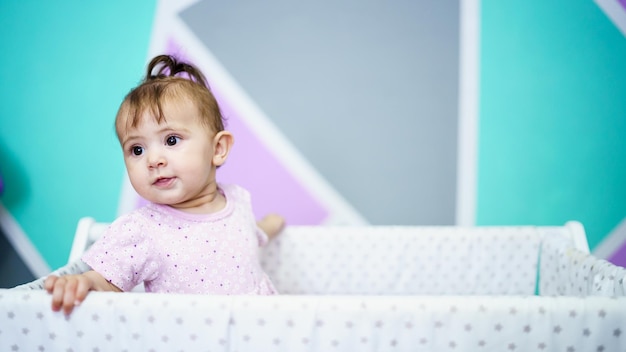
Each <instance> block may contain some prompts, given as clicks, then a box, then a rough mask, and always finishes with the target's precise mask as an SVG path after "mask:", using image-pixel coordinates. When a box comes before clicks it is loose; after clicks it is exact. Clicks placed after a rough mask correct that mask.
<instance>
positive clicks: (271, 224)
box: [257, 214, 285, 240]
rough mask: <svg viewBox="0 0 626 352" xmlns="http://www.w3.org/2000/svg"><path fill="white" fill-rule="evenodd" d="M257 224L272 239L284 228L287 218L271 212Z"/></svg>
mask: <svg viewBox="0 0 626 352" xmlns="http://www.w3.org/2000/svg"><path fill="white" fill-rule="evenodd" d="M257 225H258V226H259V227H260V228H261V230H263V232H265V234H267V238H268V239H269V240H271V239H272V238H274V237H276V235H278V234H279V233H280V231H282V230H283V227H285V219H284V218H283V217H282V216H280V215H278V214H269V215H266V216H265V217H263V219H261V220H259V221H258V222H257Z"/></svg>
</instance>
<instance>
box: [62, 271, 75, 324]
mask: <svg viewBox="0 0 626 352" xmlns="http://www.w3.org/2000/svg"><path fill="white" fill-rule="evenodd" d="M77 285H78V282H77V280H76V279H75V278H72V279H70V280H67V284H65V292H64V293H63V312H64V313H65V314H67V315H69V314H70V313H71V312H72V310H73V309H74V305H75V304H76V286H77Z"/></svg>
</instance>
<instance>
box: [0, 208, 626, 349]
mask: <svg viewBox="0 0 626 352" xmlns="http://www.w3.org/2000/svg"><path fill="white" fill-rule="evenodd" d="M103 226H106V224H99V223H96V222H94V221H93V219H83V220H81V222H80V223H79V226H78V229H77V235H76V239H75V243H74V246H73V249H72V253H71V255H70V257H71V261H70V263H71V264H73V265H68V266H66V267H64V268H61V269H60V270H59V271H58V273H60V274H64V273H68V272H75V271H82V270H85V269H86V268H85V267H84V266H83V265H84V264H80V262H75V261H74V262H73V260H75V259H76V258H77V257H79V256H80V253H82V251H84V249H85V248H86V247H88V246H89V245H90V244H91V243H92V241H93V240H95V239H96V238H97V237H98V235H99V231H100V230H101V228H102V227H103ZM261 258H262V264H263V266H264V267H265V269H266V271H267V272H268V274H269V275H270V276H271V277H272V279H273V281H274V283H275V285H276V287H277V288H278V290H279V291H280V292H281V295H279V296H272V297H258V296H201V295H165V294H153V293H152V294H148V293H141V292H133V293H123V294H119V293H99V292H92V293H90V295H89V296H88V298H87V300H86V301H85V302H83V304H82V305H81V306H80V307H77V308H76V309H75V311H74V312H73V313H72V315H71V316H70V317H69V318H68V317H65V316H64V315H63V314H62V313H55V312H52V311H51V310H50V297H49V296H48V295H47V294H46V293H45V292H43V291H41V290H37V288H38V284H39V283H40V281H35V282H33V283H28V284H25V285H22V286H19V287H17V288H15V289H11V290H7V289H5V290H0V322H1V325H0V350H8V351H11V350H19V351H37V350H45V351H51V350H52V351H70V350H71V351H572V352H573V351H607V352H608V351H626V298H624V297H623V296H624V292H625V291H626V290H625V287H626V286H625V285H624V277H625V276H626V272H625V270H624V269H623V268H619V267H616V266H612V265H611V264H609V263H607V262H605V261H601V260H598V259H596V258H593V257H592V256H590V255H589V249H588V247H587V242H586V238H585V234H584V229H583V228H582V226H581V225H580V224H579V223H576V222H570V223H567V224H566V225H565V226H555V227H548V226H543V227H534V226H519V227H513V226H510V227H508V226H502V227H466V228H463V227H389V226H385V227H383V226H378V227H376V226H371V227H304V226H291V227H288V228H287V229H286V230H285V231H284V233H282V234H281V235H280V236H279V237H278V238H276V239H275V240H274V241H272V242H271V243H270V245H269V246H268V247H267V248H264V249H263V250H262V252H261Z"/></svg>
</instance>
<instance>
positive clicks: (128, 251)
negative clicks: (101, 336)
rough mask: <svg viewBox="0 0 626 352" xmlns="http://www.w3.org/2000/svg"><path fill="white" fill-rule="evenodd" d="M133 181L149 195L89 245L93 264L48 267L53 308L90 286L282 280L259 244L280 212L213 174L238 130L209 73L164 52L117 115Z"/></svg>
mask: <svg viewBox="0 0 626 352" xmlns="http://www.w3.org/2000/svg"><path fill="white" fill-rule="evenodd" d="M115 128H116V132H117V136H118V139H119V141H120V144H121V146H122V150H123V154H124V162H125V164H126V170H127V172H128V176H129V179H130V182H131V184H132V186H133V188H134V189H135V190H136V191H137V193H138V194H139V195H140V196H142V197H143V198H144V199H146V200H148V201H149V203H148V204H147V205H146V206H144V207H142V208H139V209H137V210H135V211H133V212H131V213H129V214H127V215H124V216H121V217H120V218H118V219H116V220H115V221H114V222H113V223H112V224H111V225H110V226H109V227H108V229H107V230H106V231H105V232H104V233H103V235H102V236H101V238H100V239H99V240H98V241H96V243H94V244H93V246H91V247H90V248H89V250H88V251H87V252H86V253H85V254H84V255H83V257H82V260H83V261H84V262H85V263H87V264H88V265H89V266H90V267H91V268H92V270H91V271H88V272H85V273H83V274H79V275H67V276H61V277H57V276H50V277H48V278H47V279H46V281H45V289H46V290H47V291H48V292H49V293H51V294H52V309H53V310H55V311H59V310H61V309H63V311H64V312H65V313H66V314H69V313H71V311H72V309H73V308H74V306H76V305H78V304H80V303H81V302H82V301H83V300H84V299H85V297H86V296H87V294H88V292H89V291H117V292H121V291H129V290H131V289H132V288H133V287H134V286H136V285H138V284H141V283H144V285H145V289H146V291H147V292H169V293H205V294H259V295H271V294H275V293H276V290H275V288H274V286H273V285H272V283H271V282H270V280H269V278H268V277H267V275H266V274H265V273H264V272H263V270H262V268H261V266H260V263H259V258H258V255H257V247H258V246H259V245H264V244H265V243H266V242H267V241H268V240H269V239H271V238H272V237H274V236H275V235H277V234H278V233H279V232H280V231H281V229H282V227H283V226H284V220H283V218H282V217H280V216H278V215H275V214H270V215H268V216H266V217H264V218H263V219H261V220H260V221H259V222H258V223H257V222H256V220H255V218H254V214H253V212H252V206H251V202H250V194H249V193H248V192H247V191H246V190H244V189H243V188H241V187H239V186H237V185H223V184H221V183H217V181H216V175H215V174H216V169H217V168H218V167H219V166H221V165H223V164H224V163H225V162H226V158H227V157H228V154H229V152H230V150H231V147H232V146H233V142H234V140H233V136H232V134H231V133H230V132H228V131H226V130H225V129H224V123H223V118H222V114H221V112H220V108H219V106H218V104H217V101H216V99H215V97H214V96H213V94H212V93H211V91H210V90H209V88H208V85H207V82H206V79H205V77H204V75H203V74H202V73H201V72H200V71H199V70H198V69H197V68H196V67H194V66H193V65H190V64H188V63H184V62H179V61H178V60H177V59H176V58H174V57H172V56H167V55H160V56H157V57H155V58H154V59H152V61H151V62H150V64H149V65H148V70H147V75H146V78H145V79H144V81H143V82H142V83H141V84H140V85H139V86H137V87H136V88H134V89H133V90H131V91H130V93H128V95H127V96H126V98H125V99H124V101H123V102H122V104H121V106H120V108H119V111H118V113H117V117H116V120H115Z"/></svg>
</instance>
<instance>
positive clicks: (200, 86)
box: [115, 55, 224, 136]
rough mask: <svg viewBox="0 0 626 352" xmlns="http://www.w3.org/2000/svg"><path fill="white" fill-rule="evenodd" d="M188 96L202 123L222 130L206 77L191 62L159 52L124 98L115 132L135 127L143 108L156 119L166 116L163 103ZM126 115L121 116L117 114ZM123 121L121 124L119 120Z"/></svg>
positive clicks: (215, 129)
mask: <svg viewBox="0 0 626 352" xmlns="http://www.w3.org/2000/svg"><path fill="white" fill-rule="evenodd" d="M185 99H186V100H187V101H189V102H191V103H193V104H194V105H195V106H196V108H197V109H198V112H199V113H200V116H201V118H202V123H203V124H204V125H206V126H207V127H209V128H210V129H211V130H212V132H214V133H217V132H220V131H223V130H224V118H223V116H222V112H221V110H220V107H219V105H218V103H217V100H216V99H215V97H214V96H213V93H212V92H211V89H210V88H209V85H208V83H207V80H206V78H205V76H204V74H202V72H201V71H200V70H199V69H198V68H197V67H196V66H194V65H192V64H190V63H187V62H182V61H179V60H178V59H177V58H175V57H174V56H171V55H158V56H156V57H154V58H153V59H152V60H151V61H150V63H149V64H148V68H147V71H146V77H145V78H144V79H143V81H142V82H141V83H140V84H139V85H138V86H137V87H135V88H134V89H132V90H131V91H130V92H129V93H128V94H127V95H126V97H125V98H124V101H123V102H122V106H121V107H120V110H119V112H118V115H117V118H116V122H115V126H116V130H117V134H118V136H120V131H121V130H122V128H132V127H136V126H137V125H138V124H139V123H140V122H141V117H142V115H143V113H144V112H146V111H150V113H151V114H152V116H153V117H154V119H155V120H156V122H157V123H161V122H162V121H165V120H166V116H165V115H164V113H163V104H164V103H166V102H171V101H180V100H185ZM122 116H123V117H125V119H120V117H122ZM122 120H124V121H125V125H121V121H122Z"/></svg>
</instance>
